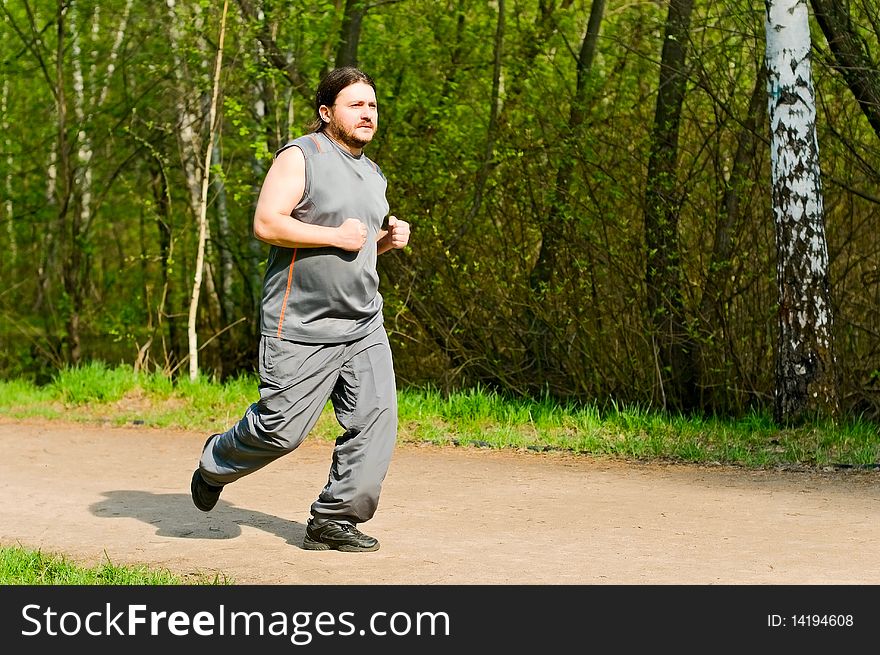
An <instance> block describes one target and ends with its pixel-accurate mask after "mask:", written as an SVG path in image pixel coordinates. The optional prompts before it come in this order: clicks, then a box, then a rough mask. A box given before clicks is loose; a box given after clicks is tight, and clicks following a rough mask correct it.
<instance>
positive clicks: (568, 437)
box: [0, 363, 880, 584]
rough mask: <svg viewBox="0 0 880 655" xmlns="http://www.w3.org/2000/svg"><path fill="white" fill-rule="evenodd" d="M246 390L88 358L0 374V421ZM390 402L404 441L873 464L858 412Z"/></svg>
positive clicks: (479, 400) (873, 440)
mask: <svg viewBox="0 0 880 655" xmlns="http://www.w3.org/2000/svg"><path fill="white" fill-rule="evenodd" d="M257 397H258V380H257V378H256V377H254V376H247V375H245V376H241V377H238V378H235V379H232V380H228V381H225V382H223V383H220V382H218V381H216V380H212V379H210V378H205V377H202V378H199V379H197V380H195V381H190V380H189V379H186V378H181V379H177V380H172V379H170V378H168V377H166V376H164V375H162V374H161V373H150V374H144V373H136V372H135V371H133V370H132V369H131V368H129V367H125V366H121V367H116V368H111V367H108V366H106V365H104V364H102V363H92V364H89V365H87V366H83V367H80V368H68V369H65V370H63V371H60V372H59V373H58V374H57V375H56V377H55V378H54V379H53V380H52V382H51V383H50V384H47V385H44V386H38V385H35V384H33V383H31V382H28V381H26V380H20V379H15V380H6V381H0V417H6V418H11V419H17V418H44V419H63V420H67V421H80V422H83V423H95V422H99V423H104V424H106V423H110V424H115V425H131V424H136V425H144V426H149V427H154V428H163V429H180V430H188V431H195V432H202V433H211V432H217V431H223V430H226V429H227V428H228V427H229V426H230V425H232V424H233V423H234V422H235V421H237V420H238V419H239V418H240V417H241V415H242V414H243V412H244V411H245V409H246V408H247V407H248V405H250V403H252V402H254V401H255V400H256V399H257ZM398 404H399V424H400V429H399V439H400V441H404V442H418V443H432V444H437V445H441V446H449V447H479V448H508V449H517V450H522V451H526V452H528V451H535V452H546V451H563V452H568V453H573V454H578V455H585V456H587V455H589V456H598V457H611V458H618V459H630V460H664V461H671V462H685V463H694V464H729V465H736V466H742V467H747V468H770V467H808V468H827V467H846V468H850V467H852V468H860V467H865V468H874V467H877V466H878V462H880V438H878V426H877V424H876V423H872V422H869V421H866V420H862V419H860V418H852V419H847V420H838V421H827V422H822V423H812V424H806V425H803V426H800V427H796V428H783V427H780V426H777V425H776V424H775V423H774V421H773V420H772V418H771V417H769V416H767V415H766V414H762V413H760V412H754V413H751V414H748V415H746V416H744V417H740V418H721V417H695V416H683V415H677V414H669V413H665V412H659V411H654V410H650V409H646V408H641V407H622V406H619V405H615V404H611V405H609V406H605V407H599V406H597V405H589V404H587V405H576V404H573V403H559V402H556V401H554V400H552V399H549V398H543V399H535V400H525V399H512V398H505V397H503V396H501V395H500V394H497V393H495V392H492V391H487V390H484V389H471V390H466V391H460V392H456V393H449V394H444V393H441V392H440V391H438V390H436V389H430V388H427V389H401V390H400V391H399V393H398ZM338 432H339V428H338V425H337V424H336V421H335V418H334V416H333V412H332V407H330V405H329V404H328V406H327V408H326V410H325V412H324V414H323V415H322V417H321V420H320V421H319V423H318V426H317V427H316V430H315V433H314V436H315V437H316V438H321V439H333V438H335V437H336V436H337V435H338ZM0 557H2V558H3V559H2V565H0V569H2V570H0V583H3V584H186V582H181V581H179V580H177V579H176V578H174V577H173V576H172V575H171V574H170V573H167V572H161V571H160V572H154V571H148V570H143V569H137V568H128V567H117V566H113V565H111V564H109V563H108V564H105V565H102V566H100V567H97V568H95V569H80V568H78V567H76V566H74V565H72V564H70V563H68V562H66V561H65V560H64V559H63V558H60V559H59V558H57V557H47V556H45V555H43V554H41V553H39V552H37V553H34V552H29V551H24V550H21V549H14V548H13V549H8V548H7V549H2V550H0ZM209 583H210V582H209ZM213 583H214V584H216V583H217V582H216V581H214V582H213Z"/></svg>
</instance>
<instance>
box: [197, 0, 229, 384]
mask: <svg viewBox="0 0 880 655" xmlns="http://www.w3.org/2000/svg"><path fill="white" fill-rule="evenodd" d="M228 8H229V2H228V0H225V1H224V2H223V16H222V18H221V19H220V41H219V42H218V44H217V61H216V62H215V64H214V89H213V94H212V97H211V109H210V112H209V114H208V143H207V146H206V147H205V168H204V173H203V174H202V192H201V198H200V202H199V214H198V229H199V240H198V246H197V251H196V270H195V276H194V279H193V287H192V296H191V297H190V304H189V320H188V323H187V334H188V335H189V379H190V380H195V379H196V378H197V377H198V376H199V347H198V335H197V333H196V315H197V313H198V308H199V291H200V289H201V286H202V272H203V270H204V265H205V242H206V240H207V238H208V219H207V212H208V184H209V181H210V177H211V176H210V172H211V153H212V152H213V149H214V135H215V133H216V130H217V125H216V122H217V99H218V97H219V95H220V69H221V67H222V66H223V40H224V39H225V37H226V11H227V9H228Z"/></svg>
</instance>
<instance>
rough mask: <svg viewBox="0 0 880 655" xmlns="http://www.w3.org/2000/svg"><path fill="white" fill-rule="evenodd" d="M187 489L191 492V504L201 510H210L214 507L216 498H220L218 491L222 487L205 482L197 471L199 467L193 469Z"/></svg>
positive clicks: (221, 489)
mask: <svg viewBox="0 0 880 655" xmlns="http://www.w3.org/2000/svg"><path fill="white" fill-rule="evenodd" d="M189 490H190V493H191V494H192V499H193V505H195V506H196V507H198V508H199V509H200V510H202V511H203V512H210V511H211V510H212V509H214V505H216V504H217V500H219V498H220V492H221V491H223V487H215V486H214V485H213V484H208V483H207V482H205V479H204V478H203V477H202V474H201V473H199V469H196V470H195V471H193V477H192V482H191V483H190V485H189Z"/></svg>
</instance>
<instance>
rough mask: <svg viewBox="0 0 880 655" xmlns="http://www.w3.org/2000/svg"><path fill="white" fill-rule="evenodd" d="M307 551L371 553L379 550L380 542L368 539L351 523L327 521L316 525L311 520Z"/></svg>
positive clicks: (307, 537) (305, 547)
mask: <svg viewBox="0 0 880 655" xmlns="http://www.w3.org/2000/svg"><path fill="white" fill-rule="evenodd" d="M303 548H304V549H305V550H339V551H342V552H344V553H369V552H372V551H374V550H379V542H378V541H377V540H376V539H374V538H373V537H368V536H367V535H365V534H364V533H363V532H361V531H360V530H358V529H357V528H356V527H355V526H354V525H352V524H351V523H341V522H339V521H325V522H323V523H321V524H320V525H315V521H314V519H309V522H308V525H307V526H306V537H305V539H303Z"/></svg>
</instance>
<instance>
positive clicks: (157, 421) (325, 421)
mask: <svg viewBox="0 0 880 655" xmlns="http://www.w3.org/2000/svg"><path fill="white" fill-rule="evenodd" d="M257 386H258V380H257V378H256V377H255V376H248V375H243V376H240V377H237V378H234V379H231V380H227V381H225V382H223V383H220V382H217V381H216V380H213V379H210V378H206V377H200V378H198V379H196V380H195V381H190V380H189V379H188V378H185V377H184V378H180V379H175V380H172V379H170V378H168V377H167V376H165V375H163V374H161V373H149V374H145V373H136V372H135V371H133V370H132V369H131V368H130V367H125V366H119V367H115V368H111V367H108V366H106V365H104V364H103V363H100V362H98V363H91V364H88V365H86V366H83V367H79V368H67V369H64V370H63V371H60V372H59V373H58V374H57V375H56V376H55V378H54V379H53V380H52V381H51V383H50V384H48V385H44V386H37V385H35V384H33V383H30V382H28V381H25V380H6V381H0V416H6V417H9V418H33V417H38V418H47V419H55V418H63V419H65V420H73V421H81V422H85V423H94V422H100V423H105V424H106V423H110V424H114V425H132V424H135V425H145V426H148V427H155V428H163V429H180V430H189V431H196V432H204V433H211V432H217V431H223V430H226V429H227V428H228V427H229V426H230V425H232V424H233V423H234V422H235V421H237V420H238V419H239V418H240V417H241V415H242V413H243V412H244V410H245V409H246V408H247V407H248V405H250V404H251V403H252V402H254V401H255V400H256V399H257V396H258V392H257ZM398 402H399V417H400V440H401V441H414V442H427V443H433V444H437V445H449V446H476V447H483V448H514V449H521V450H530V451H550V450H557V451H567V452H572V453H578V454H584V455H594V456H603V457H616V458H626V459H637V460H646V459H653V460H668V461H680V462H691V463H712V464H735V465H739V466H745V467H751V468H765V467H774V466H807V467H827V466H846V467H871V466H876V465H877V464H878V462H880V439H878V436H877V435H878V430H877V427H878V426H877V425H876V424H874V423H871V422H868V421H864V420H861V419H858V418H856V419H851V420H846V421H843V420H841V421H836V422H835V421H827V422H824V423H811V424H807V425H803V426H800V427H797V428H782V427H779V426H777V425H775V423H774V422H773V420H772V419H771V418H770V417H769V416H767V415H764V414H761V413H752V414H749V415H746V416H744V417H741V418H719V417H714V418H713V417H699V416H683V415H677V414H669V413H664V412H659V411H654V410H649V409H646V408H641V407H622V406H619V405H615V404H611V405H608V406H606V407H602V408H600V407H598V406H597V405H576V404H573V403H568V404H566V403H560V402H557V401H555V400H553V399H550V398H541V399H535V400H526V399H513V398H505V397H503V396H502V395H500V394H498V393H495V392H492V391H487V390H485V389H470V390H465V391H459V392H455V393H449V394H443V393H441V392H440V391H438V390H437V389H430V388H426V389H401V390H400V391H399V394H398ZM337 434H338V426H337V424H336V422H335V419H334V416H333V412H332V408H331V407H330V406H329V404H328V406H327V408H326V410H325V412H324V414H323V415H322V417H321V420H320V421H319V423H318V426H317V428H316V430H315V436H316V437H318V438H323V439H333V438H335V437H336V436H337Z"/></svg>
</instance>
